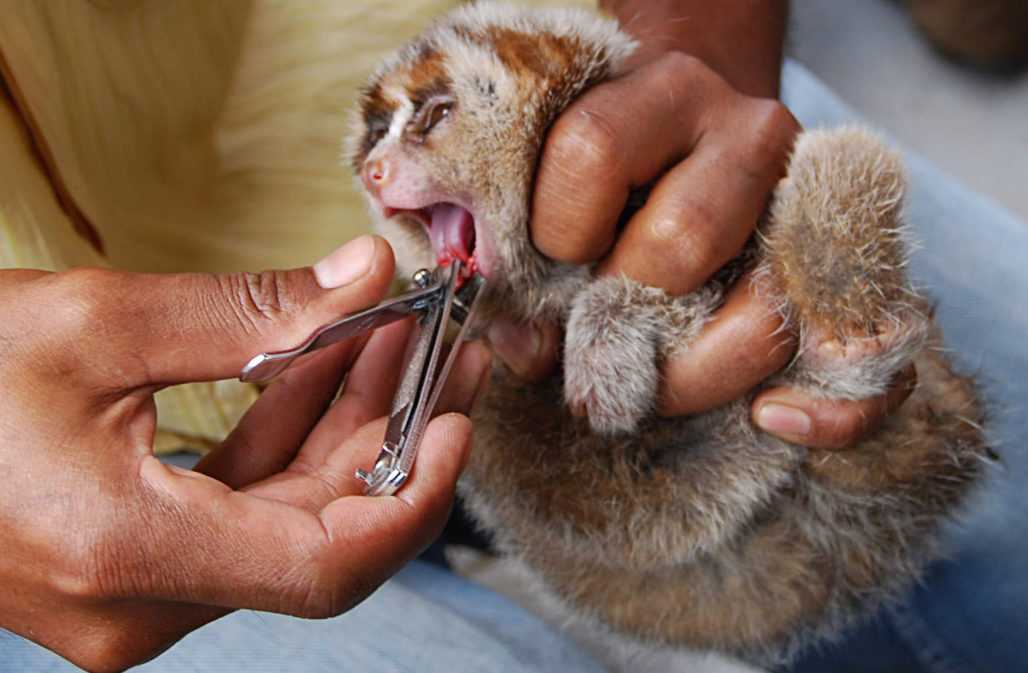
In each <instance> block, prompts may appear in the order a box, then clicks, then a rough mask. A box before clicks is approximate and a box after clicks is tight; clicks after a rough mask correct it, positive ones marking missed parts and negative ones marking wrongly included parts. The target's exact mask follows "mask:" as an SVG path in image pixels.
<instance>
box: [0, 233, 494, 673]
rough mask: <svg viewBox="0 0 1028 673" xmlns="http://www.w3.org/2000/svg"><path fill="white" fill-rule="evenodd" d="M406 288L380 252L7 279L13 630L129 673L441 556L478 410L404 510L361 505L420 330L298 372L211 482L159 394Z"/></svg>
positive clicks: (322, 356) (473, 380) (5, 409)
mask: <svg viewBox="0 0 1028 673" xmlns="http://www.w3.org/2000/svg"><path fill="white" fill-rule="evenodd" d="M392 276H393V259H392V254H391V251H390V250H389V248H388V246H387V245H386V244H385V243H384V242H383V241H381V240H380V239H377V238H373V237H364V238H361V239H358V240H355V241H353V242H351V243H349V244H348V245H346V246H344V247H343V248H341V249H340V250H338V251H336V252H335V253H333V254H332V255H331V256H330V257H328V258H327V259H326V260H325V261H323V262H321V263H319V264H318V265H317V266H316V267H315V268H314V269H313V270H312V269H310V268H306V269H299V270H294V271H284V272H267V273H264V274H259V275H256V274H229V275H221V276H217V275H200V274H180V275H162V276H153V275H142V274H129V273H118V272H111V271H98V270H76V271H70V272H67V273H58V274H51V273H45V272H38V271H23V270H16V271H3V272H0V315H3V316H4V321H3V323H2V324H0V357H2V359H0V361H2V362H3V366H4V377H3V384H2V385H3V398H4V404H3V405H2V406H0V474H2V475H3V481H4V488H3V494H2V495H0V547H2V549H3V554H0V586H3V587H4V592H3V596H2V597H0V626H2V627H3V628H6V629H9V630H11V631H13V632H15V633H18V634H21V635H23V636H25V637H28V638H31V639H32V640H34V641H36V642H38V643H40V644H42V645H44V646H45V647H48V648H50V649H52V650H54V651H55V652H57V653H59V654H61V655H62V656H64V657H66V658H68V659H70V660H71V661H72V662H74V663H76V664H78V665H79V666H82V667H84V668H86V669H88V670H92V671H113V670H122V669H124V668H126V667H128V666H131V665H134V664H137V663H140V662H141V661H144V660H146V659H148V658H150V657H153V656H155V655H156V654H157V653H159V652H161V651H163V649H165V648H166V647H168V646H170V645H171V644H172V643H174V642H175V641H176V640H178V639H179V638H181V637H182V636H183V635H185V634H186V633H188V632H189V631H190V630H192V629H195V628H197V627H199V626H200V625H202V624H204V623H206V622H208V621H211V620H213V619H216V618H217V617H219V616H221V615H223V614H225V613H226V612H228V611H230V610H232V609H237V608H253V609H259V610H270V611H275V612H284V613H290V614H294V615H300V616H306V617H327V616H331V615H336V614H339V613H341V612H343V611H345V610H347V609H348V608H350V607H352V606H353V605H355V604H356V603H357V602H359V601H361V600H362V599H363V598H365V597H366V596H367V595H369V594H370V593H371V592H372V591H373V590H374V589H375V588H376V587H377V586H378V585H379V584H380V583H382V582H383V581H384V580H385V579H386V578H388V577H389V576H390V575H391V574H392V573H394V572H395V571H397V570H398V569H399V568H400V567H401V566H402V565H403V563H405V562H406V561H407V560H409V559H410V558H412V557H413V556H415V555H416V554H417V553H418V552H419V551H420V550H421V549H422V548H424V547H425V546H426V545H427V544H428V543H429V542H431V540H432V539H433V538H434V537H435V536H436V535H437V534H438V532H439V530H440V529H441V527H442V526H443V524H444V522H445V519H446V517H447V514H448V511H449V508H450V504H451V500H452V497H453V491H454V485H455V482H456V480H457V477H458V475H459V473H460V471H461V469H462V467H463V464H464V461H465V460H466V457H467V453H468V449H469V446H470V424H469V421H468V420H467V419H466V418H465V417H464V416H462V415H459V414H449V415H444V416H440V417H438V418H436V419H435V420H433V421H432V423H431V424H430V425H429V427H428V430H427V432H426V435H425V438H424V442H423V445H422V449H421V452H420V455H419V458H418V462H417V466H416V469H415V471H414V472H413V474H412V476H411V478H410V479H409V480H408V483H407V484H406V486H405V487H404V488H403V489H402V490H401V491H400V492H399V493H398V494H397V495H396V496H393V497H363V496H360V495H358V494H359V493H360V492H361V491H360V487H361V484H359V483H358V481H357V480H356V479H355V478H354V470H355V469H356V468H357V467H366V466H367V465H369V464H370V463H371V462H373V460H374V458H375V456H376V455H377V453H378V450H379V447H380V445H381V439H382V436H383V434H384V425H385V421H384V419H382V418H380V417H382V416H383V415H385V414H387V413H388V410H389V404H390V400H391V397H392V394H393V389H394V387H395V385H396V382H397V380H398V376H399V375H400V372H399V368H400V361H401V359H402V354H403V349H404V343H405V339H406V336H407V333H408V332H409V325H408V324H405V323H400V324H396V325H393V326H390V327H389V328H385V329H382V330H379V331H378V332H377V333H376V334H375V335H374V336H372V337H370V339H368V338H364V339H355V340H351V341H348V342H343V343H341V344H338V345H336V346H333V347H331V348H328V349H325V350H323V351H320V352H318V353H317V354H314V355H312V356H309V357H308V358H307V359H305V360H304V361H301V362H299V363H297V364H296V365H294V367H292V368H291V369H289V370H288V371H287V372H286V373H285V374H283V375H282V376H281V377H280V378H279V379H278V380H276V381H275V382H274V383H272V384H271V385H270V386H269V388H268V389H267V390H266V391H265V393H264V394H263V395H262V396H261V398H260V400H259V401H258V402H257V403H256V405H255V406H254V407H253V408H252V409H251V410H250V411H249V412H248V413H247V414H246V416H245V417H244V418H243V420H242V421H241V422H240V424H239V426H238V427H237V428H236V429H235V431H234V432H233V433H232V434H231V435H230V436H229V438H228V439H227V440H226V441H225V442H224V444H223V445H221V447H220V448H219V449H217V450H216V451H214V452H213V453H211V454H210V455H208V456H207V457H206V458H205V459H204V460H203V461H202V462H201V463H200V464H199V465H198V467H197V469H196V470H195V471H187V470H182V469H178V468H175V467H169V466H166V465H164V464H162V463H160V462H159V461H158V460H157V459H156V458H155V457H154V456H153V455H152V453H151V447H152V441H153V436H154V430H155V426H156V411H155V407H154V400H153V394H154V392H155V391H156V390H158V389H159V388H161V387H163V386H167V385H172V384H175V383H181V382H187V381H206V380H215V379H223V378H231V377H234V376H236V375H238V373H239V371H240V369H241V368H242V367H243V365H244V364H245V363H246V361H247V359H248V358H249V357H251V356H252V355H253V354H254V353H258V352H263V351H274V350H281V349H283V348H287V347H291V346H293V345H295V344H296V343H298V342H300V341H302V340H303V339H304V338H305V337H306V336H307V335H308V334H309V333H310V332H311V331H313V330H314V329H315V328H316V327H318V326H320V325H322V324H324V323H326V322H329V321H330V320H332V319H335V318H337V317H338V316H339V315H340V314H342V313H346V312H350V311H354V310H357V309H360V308H364V307H366V306H368V305H371V304H373V303H375V302H376V301H378V300H379V299H380V298H381V296H382V295H383V294H384V293H385V292H386V290H387V288H388V285H389V282H390V280H391V279H392ZM488 359H489V353H488V351H487V350H486V349H485V348H484V347H482V346H481V345H476V344H469V345H468V346H467V347H466V348H465V349H464V350H463V351H462V353H461V357H460V359H459V360H458V364H457V368H456V370H455V371H454V374H453V376H452V377H451V379H450V382H451V385H450V386H448V388H447V390H446V393H445V394H444V397H443V400H442V401H441V405H442V407H443V408H445V409H447V410H459V411H462V412H466V411H467V410H468V408H469V407H470V405H471V402H472V400H473V398H474V397H475V395H476V393H477V390H478V387H479V386H480V384H481V382H482V381H484V377H485V375H486V373H487V371H488ZM344 374H346V375H347V379H346V385H345V388H344V390H343V394H342V396H341V397H340V398H339V399H338V401H336V402H335V403H334V404H332V405H331V407H330V406H329V405H330V403H331V402H332V399H333V396H334V395H335V393H336V390H337V388H338V386H339V384H340V382H341V380H342V378H343V376H344ZM375 419H378V420H375Z"/></svg>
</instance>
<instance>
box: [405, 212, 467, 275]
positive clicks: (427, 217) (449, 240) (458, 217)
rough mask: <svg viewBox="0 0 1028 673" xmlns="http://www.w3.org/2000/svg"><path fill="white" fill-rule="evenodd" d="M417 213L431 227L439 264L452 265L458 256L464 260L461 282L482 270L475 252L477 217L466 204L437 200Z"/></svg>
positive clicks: (429, 230)
mask: <svg viewBox="0 0 1028 673" xmlns="http://www.w3.org/2000/svg"><path fill="white" fill-rule="evenodd" d="M414 214H415V215H416V216H417V217H418V219H419V220H421V222H422V224H423V225H424V226H425V228H426V229H427V231H428V237H429V240H430V241H431V242H432V249H433V250H434V251H435V254H436V262H437V263H438V264H439V266H448V265H449V264H450V262H452V261H453V260H455V259H459V260H460V261H461V262H463V264H464V267H463V269H462V270H461V278H460V280H459V281H458V283H463V281H465V280H467V279H468V278H470V277H471V276H473V275H474V274H475V273H477V272H478V263H477V261H476V260H475V255H474V251H475V218H474V217H473V216H472V215H471V213H470V212H469V211H468V210H467V209H466V208H463V207H461V206H458V205H457V204H454V203H436V204H433V205H431V206H427V207H426V208H422V209H421V210H419V211H414Z"/></svg>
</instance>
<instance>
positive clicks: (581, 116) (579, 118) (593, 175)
mask: <svg viewBox="0 0 1028 673" xmlns="http://www.w3.org/2000/svg"><path fill="white" fill-rule="evenodd" d="M547 145H548V147H547V150H548V151H547V154H548V156H549V157H550V158H551V159H552V160H555V161H557V162H559V163H560V164H561V165H562V166H567V167H569V168H571V167H573V169H574V170H573V171H571V172H572V173H574V174H578V175H583V176H589V180H590V182H593V181H601V182H602V181H604V180H610V179H612V178H614V177H616V175H617V173H616V169H617V167H618V165H619V162H618V161H616V158H617V157H618V155H619V152H620V137H619V133H618V131H617V128H616V126H615V124H614V123H613V122H612V121H611V120H610V119H609V118H608V117H607V116H606V115H605V114H604V112H603V111H602V110H598V109H593V108H589V107H580V108H579V109H577V110H575V111H573V112H572V114H565V115H563V116H561V117H560V119H558V120H557V123H556V124H555V125H554V128H553V132H552V133H551V134H550V139H549V141H548V143H547Z"/></svg>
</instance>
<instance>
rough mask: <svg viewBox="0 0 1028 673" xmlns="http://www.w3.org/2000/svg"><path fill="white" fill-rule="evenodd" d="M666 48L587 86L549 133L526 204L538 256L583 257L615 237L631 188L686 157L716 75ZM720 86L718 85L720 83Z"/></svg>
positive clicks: (595, 255)
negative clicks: (636, 66)
mask: <svg viewBox="0 0 1028 673" xmlns="http://www.w3.org/2000/svg"><path fill="white" fill-rule="evenodd" d="M697 64H698V61H696V60H695V59H692V58H691V57H689V56H686V55H684V54H678V55H674V56H672V55H668V56H666V57H664V58H663V59H661V60H659V61H656V62H654V63H650V64H648V65H646V66H644V67H642V68H639V69H638V70H635V71H633V72H631V73H629V74H628V75H625V76H624V77H622V78H620V79H616V80H612V81H610V82H606V83H604V84H602V85H600V86H597V87H596V88H594V89H592V90H590V91H587V92H586V93H585V94H584V95H583V96H582V97H581V98H579V99H578V100H577V101H575V102H574V103H572V104H571V105H570V106H569V107H568V108H567V110H565V111H564V113H563V114H562V115H561V116H560V118H558V120H557V122H556V123H555V124H554V126H553V129H552V130H551V131H550V133H549V136H548V137H547V140H546V143H545V145H544V148H543V152H542V157H541V160H540V164H539V171H538V175H537V177H536V186H535V198H534V200H533V204H532V221H531V229H532V240H533V241H534V243H535V245H536V247H538V248H539V251H540V252H542V253H543V254H544V255H546V256H548V257H551V258H553V259H556V260H559V261H562V262H570V263H574V264H584V263H587V262H592V261H596V260H597V259H599V258H600V257H602V256H603V255H604V254H605V253H606V252H607V250H608V249H609V248H610V247H611V244H612V243H613V242H614V235H615V233H616V229H617V224H618V218H619V215H620V213H621V212H622V211H623V210H624V207H625V204H626V202H627V200H628V195H629V192H630V191H631V190H632V189H633V188H636V187H641V186H643V185H646V184H648V183H649V182H651V181H653V180H654V179H655V178H656V177H658V176H659V175H660V174H661V173H662V172H663V171H664V170H665V169H666V168H667V167H669V166H671V165H673V164H675V163H677V161H679V160H680V159H681V158H683V157H685V156H686V155H687V154H688V153H689V152H690V151H691V149H692V147H693V146H694V145H695V144H696V142H697V140H698V136H699V128H700V124H699V123H698V122H699V116H700V115H701V114H702V110H704V109H705V108H706V107H707V105H706V103H707V101H708V99H710V98H711V97H712V96H713V95H714V94H715V88H716V87H717V77H716V76H715V75H714V74H713V72H711V71H710V70H709V69H707V68H705V67H702V66H699V65H697ZM722 86H723V87H726V86H727V85H724V84H723V83H722Z"/></svg>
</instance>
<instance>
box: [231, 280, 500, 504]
mask: <svg viewBox="0 0 1028 673" xmlns="http://www.w3.org/2000/svg"><path fill="white" fill-rule="evenodd" d="M462 269H463V266H462V263H461V261H460V260H456V259H455V260H453V261H452V262H451V263H450V264H448V265H447V266H441V267H438V268H436V269H435V271H428V270H427V269H422V270H421V271H418V272H417V273H415V274H414V277H413V280H414V285H415V286H416V289H413V290H411V291H409V292H406V293H404V294H402V295H400V296H398V297H395V298H393V299H388V300H386V301H384V302H382V303H381V304H379V305H378V306H374V307H372V308H369V309H367V310H365V311H361V312H359V313H355V314H353V315H350V316H347V317H345V318H342V319H341V320H338V321H336V322H334V323H331V324H328V325H325V326H324V327H321V328H320V329H318V330H317V331H315V332H314V333H313V334H312V335H311V336H310V338H308V339H307V340H306V341H305V342H303V343H302V344H301V345H299V346H297V347H296V348H293V349H291V350H287V351H279V352H277V353H261V354H260V355H257V356H256V357H254V358H253V359H251V360H250V362H248V363H247V365H246V366H245V367H244V368H243V372H242V373H241V374H240V376H239V378H240V380H242V381H247V382H262V381H268V380H270V379H272V378H274V377H275V376H277V375H278V374H280V373H282V372H283V371H284V370H285V369H286V368H287V367H288V366H289V365H290V364H291V363H292V362H293V361H294V360H295V359H296V358H298V357H300V356H301V355H305V354H307V353H310V352H311V351H316V350H318V349H319V348H324V347H325V346H330V345H332V344H334V343H337V342H339V341H342V340H344V339H348V338H350V337H353V336H356V335H358V334H362V333H364V332H367V331H368V330H373V329H377V328H379V327H384V326H385V325H388V324H390V323H393V322H396V321H397V320H402V319H403V318H406V317H408V316H411V315H414V316H416V317H417V319H416V321H415V327H414V332H413V334H412V335H411V337H410V341H408V343H407V353H406V355H405V362H406V364H405V367H406V368H405V371H404V374H403V377H402V379H401V380H400V385H399V387H398V388H397V389H396V394H395V397H394V398H393V407H392V411H391V413H390V414H389V425H388V426H387V428H386V434H385V440H384V441H383V442H382V450H381V451H380V452H379V454H378V460H376V461H375V464H374V466H373V467H372V468H371V471H370V472H366V471H364V470H357V478H359V479H361V480H362V481H364V483H365V489H364V493H365V495H392V494H393V493H395V492H396V491H398V490H399V489H400V487H401V486H403V484H404V482H405V481H406V480H407V476H408V475H409V474H410V471H411V468H412V467H413V466H414V459H415V457H416V456H417V453H418V447H419V446H420V445H421V438H422V435H423V434H424V431H425V427H426V426H427V425H428V421H429V420H430V418H431V414H432V410H433V409H434V408H435V405H436V402H437V401H438V399H439V394H440V393H441V392H442V389H443V384H444V383H446V379H447V377H448V376H449V373H450V369H451V368H452V367H453V363H454V362H455V361H456V359H457V354H458V352H459V351H460V346H461V344H462V343H463V341H464V339H465V338H466V336H467V332H468V329H469V327H470V325H471V324H472V322H473V318H474V312H475V307H476V305H477V302H478V298H479V297H480V296H481V295H482V290H483V289H484V287H485V279H484V278H482V276H481V275H479V274H474V275H472V276H471V277H470V278H468V279H466V280H464V282H463V283H460V282H459V281H460V279H461V271H462ZM450 318H453V319H454V320H455V321H456V322H457V323H458V324H459V325H460V330H459V331H458V333H457V336H456V339H455V340H454V342H453V346H452V348H451V349H450V353H449V355H448V356H447V358H446V361H445V362H444V363H443V365H442V367H439V357H440V354H441V353H442V348H443V341H444V339H445V336H446V331H447V327H448V326H449V321H450Z"/></svg>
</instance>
